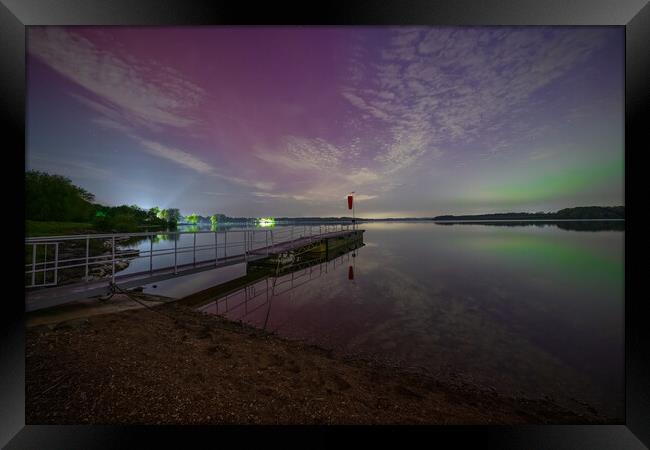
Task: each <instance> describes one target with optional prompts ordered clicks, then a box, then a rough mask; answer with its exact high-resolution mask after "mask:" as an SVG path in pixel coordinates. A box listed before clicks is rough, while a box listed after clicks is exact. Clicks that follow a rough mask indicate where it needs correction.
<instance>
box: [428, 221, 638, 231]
mask: <svg viewBox="0 0 650 450" xmlns="http://www.w3.org/2000/svg"><path fill="white" fill-rule="evenodd" d="M434 223H435V224H436V225H443V226H450V225H486V226H496V227H539V228H545V227H557V228H560V229H562V230H571V231H625V221H624V220H584V221H579V220H575V221H574V220H561V221H557V222H553V221H524V220H521V221H512V222H509V221H489V220H481V221H459V222H454V221H440V222H434Z"/></svg>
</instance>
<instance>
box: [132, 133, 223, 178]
mask: <svg viewBox="0 0 650 450" xmlns="http://www.w3.org/2000/svg"><path fill="white" fill-rule="evenodd" d="M140 144H142V148H143V149H144V151H145V152H147V153H149V154H151V155H154V156H157V157H159V158H163V159H167V160H169V161H172V162H174V163H176V164H178V165H180V166H183V167H186V168H188V169H191V170H194V171H195V172H198V173H201V174H212V173H214V169H213V168H212V166H210V165H209V164H208V163H206V162H204V161H202V160H200V159H199V158H197V157H196V156H194V155H191V154H190V153H188V152H185V151H183V150H178V149H175V148H171V147H167V146H165V145H163V144H160V143H158V142H153V141H148V140H144V139H143V140H140Z"/></svg>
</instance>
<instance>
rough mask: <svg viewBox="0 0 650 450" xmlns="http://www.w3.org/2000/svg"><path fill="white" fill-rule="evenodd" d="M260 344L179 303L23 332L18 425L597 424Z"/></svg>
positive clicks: (545, 407)
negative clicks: (22, 401)
mask: <svg viewBox="0 0 650 450" xmlns="http://www.w3.org/2000/svg"><path fill="white" fill-rule="evenodd" d="M605 422H607V420H606V419H605V418H602V417H599V416H597V415H596V414H595V413H594V412H593V411H590V410H589V408H588V407H585V409H584V410H575V411H569V410H567V409H565V408H562V407H560V406H558V405H556V404H554V403H552V402H550V401H546V400H531V399H525V398H512V397H507V396H503V395H500V394H498V393H496V392H493V391H485V390H481V389H479V388H478V387H476V386H472V385H468V384H466V383H462V382H461V381H457V382H456V381H445V382H442V381H440V380H436V379H433V378H430V377H427V376H424V375H421V374H415V373H410V372H405V371H403V370H399V369H396V368H391V367H386V366H377V365H375V364H372V363H370V362H367V361H359V360H349V359H342V358H338V357H334V356H332V354H331V353H330V352H328V351H326V350H323V349H320V348H317V347H313V346H308V345H304V344H302V343H299V342H296V341H290V340H286V339H283V338H280V337H278V336H274V335H269V334H266V333H263V332H260V331H259V330H256V329H252V328H249V327H246V326H243V325H241V324H238V323H233V322H229V321H226V320H224V319H221V318H218V317H214V316H209V315H205V314H201V313H199V312H196V311H194V310H192V309H190V308H188V307H186V306H181V305H179V304H177V303H168V304H159V305H156V306H154V307H151V306H148V307H146V308H140V309H137V310H124V311H120V312H116V313H110V314H102V315H95V316H91V317H86V318H82V319H74V320H68V321H65V322H59V323H57V324H52V323H50V324H38V325H33V326H31V327H29V328H28V329H27V333H26V423H27V424H91V423H92V424H522V423H557V424H560V423H561V424H584V423H605Z"/></svg>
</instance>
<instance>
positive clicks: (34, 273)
mask: <svg viewBox="0 0 650 450" xmlns="http://www.w3.org/2000/svg"><path fill="white" fill-rule="evenodd" d="M35 284H36V242H34V243H33V244H32V286H34V285H35Z"/></svg>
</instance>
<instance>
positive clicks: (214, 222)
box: [210, 214, 219, 228]
mask: <svg viewBox="0 0 650 450" xmlns="http://www.w3.org/2000/svg"><path fill="white" fill-rule="evenodd" d="M218 224H219V217H217V215H216V214H212V215H211V216H210V226H211V227H212V228H216V227H217V225H218Z"/></svg>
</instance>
